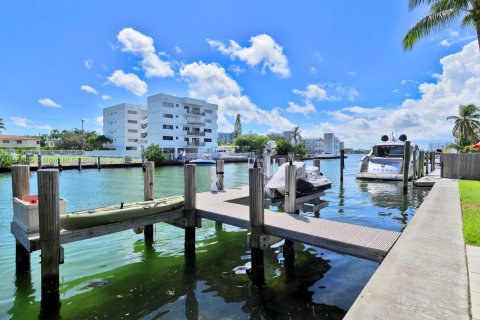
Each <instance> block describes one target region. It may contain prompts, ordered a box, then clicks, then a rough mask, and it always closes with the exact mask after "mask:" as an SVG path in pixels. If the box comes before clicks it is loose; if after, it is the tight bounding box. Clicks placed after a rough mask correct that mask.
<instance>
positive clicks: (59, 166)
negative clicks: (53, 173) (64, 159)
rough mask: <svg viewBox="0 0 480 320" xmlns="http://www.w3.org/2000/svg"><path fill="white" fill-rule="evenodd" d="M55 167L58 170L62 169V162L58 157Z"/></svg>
mask: <svg viewBox="0 0 480 320" xmlns="http://www.w3.org/2000/svg"><path fill="white" fill-rule="evenodd" d="M57 168H58V170H62V164H61V163H60V158H57Z"/></svg>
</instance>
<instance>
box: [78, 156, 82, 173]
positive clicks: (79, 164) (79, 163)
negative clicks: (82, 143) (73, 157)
mask: <svg viewBox="0 0 480 320" xmlns="http://www.w3.org/2000/svg"><path fill="white" fill-rule="evenodd" d="M78 170H82V158H80V157H79V158H78Z"/></svg>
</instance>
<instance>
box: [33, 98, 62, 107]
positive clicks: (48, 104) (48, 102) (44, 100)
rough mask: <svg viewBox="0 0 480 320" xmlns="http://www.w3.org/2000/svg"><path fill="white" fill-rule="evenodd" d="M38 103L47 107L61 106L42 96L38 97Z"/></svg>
mask: <svg viewBox="0 0 480 320" xmlns="http://www.w3.org/2000/svg"><path fill="white" fill-rule="evenodd" d="M38 103H40V104H41V105H42V106H44V107H49V108H61V107H62V106H61V105H60V104H58V103H56V102H55V101H53V100H52V99H49V98H42V99H38Z"/></svg>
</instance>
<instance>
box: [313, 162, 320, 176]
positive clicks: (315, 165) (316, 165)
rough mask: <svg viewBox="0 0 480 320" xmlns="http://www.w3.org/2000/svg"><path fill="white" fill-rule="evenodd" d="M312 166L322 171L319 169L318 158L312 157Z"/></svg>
mask: <svg viewBox="0 0 480 320" xmlns="http://www.w3.org/2000/svg"><path fill="white" fill-rule="evenodd" d="M313 166H314V167H317V168H318V172H319V173H320V172H322V171H321V170H320V159H313Z"/></svg>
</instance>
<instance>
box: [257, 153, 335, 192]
mask: <svg viewBox="0 0 480 320" xmlns="http://www.w3.org/2000/svg"><path fill="white" fill-rule="evenodd" d="M287 165H288V163H284V164H282V165H281V166H280V167H278V170H277V172H276V173H275V174H274V175H273V177H272V178H271V179H270V180H269V181H268V183H267V185H266V186H265V188H267V189H268V190H270V192H271V193H272V194H273V195H277V196H278V195H280V196H285V167H286V166H287ZM293 165H295V166H296V167H297V193H299V194H308V193H314V192H318V191H321V190H324V189H328V188H330V187H331V186H332V182H331V181H330V180H328V179H327V178H325V177H324V176H323V175H322V174H321V173H320V171H319V168H318V167H313V166H312V167H306V166H305V162H300V161H295V162H293Z"/></svg>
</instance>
